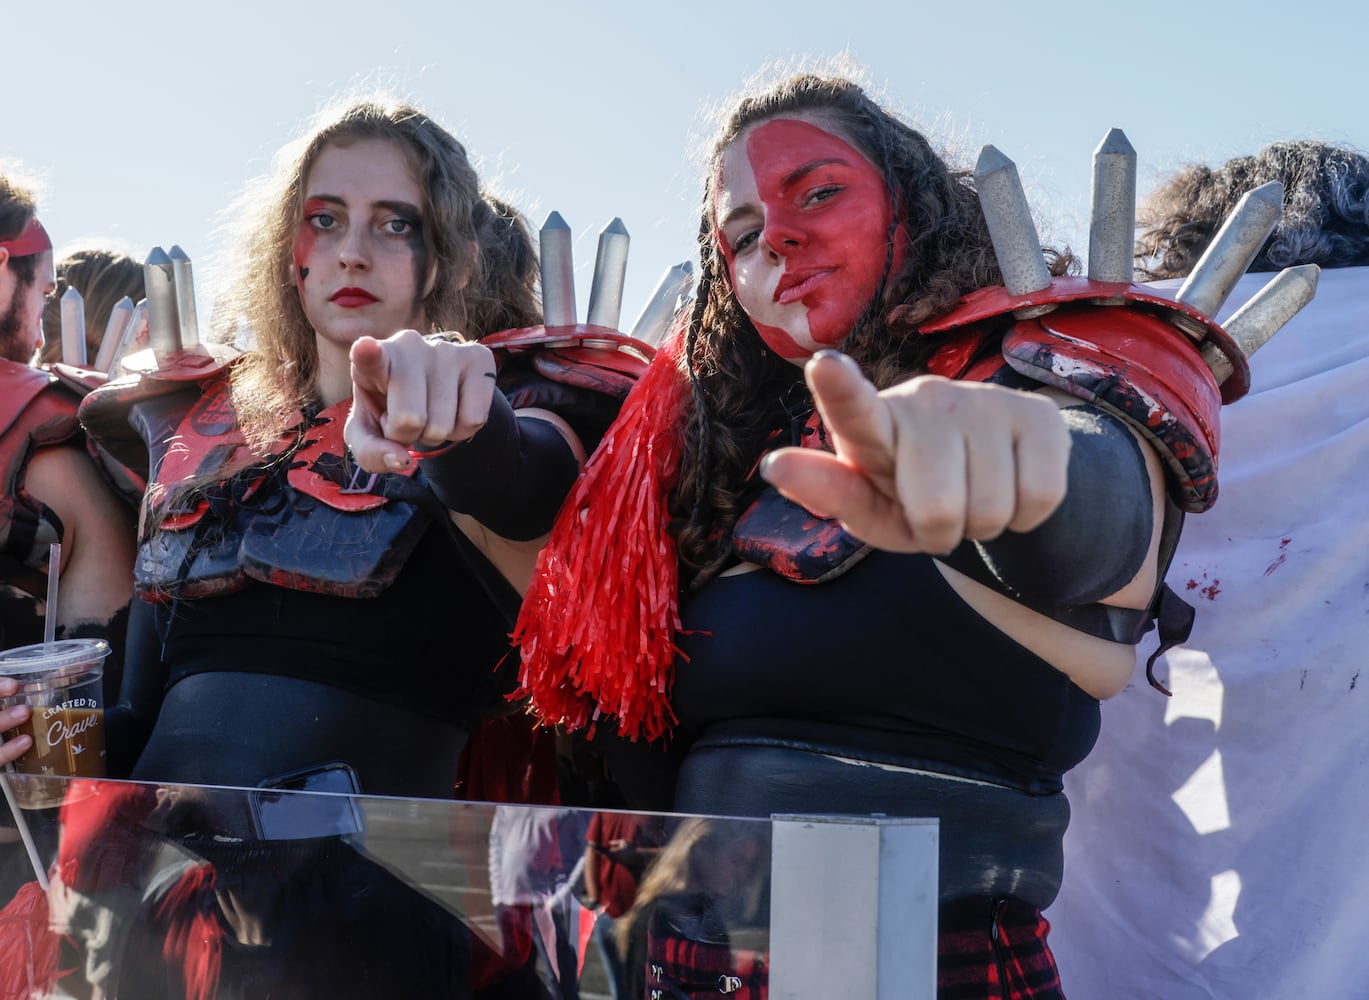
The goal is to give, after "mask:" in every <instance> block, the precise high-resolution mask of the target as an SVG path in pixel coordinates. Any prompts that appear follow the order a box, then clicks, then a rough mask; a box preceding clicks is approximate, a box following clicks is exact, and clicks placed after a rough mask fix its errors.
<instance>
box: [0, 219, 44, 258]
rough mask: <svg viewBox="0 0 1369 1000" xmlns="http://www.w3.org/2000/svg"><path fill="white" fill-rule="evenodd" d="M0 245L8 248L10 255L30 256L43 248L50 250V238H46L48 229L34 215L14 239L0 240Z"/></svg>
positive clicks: (40, 251)
mask: <svg viewBox="0 0 1369 1000" xmlns="http://www.w3.org/2000/svg"><path fill="white" fill-rule="evenodd" d="M0 247H4V248H5V249H6V250H8V251H9V252H10V256H11V257H31V256H33V255H34V254H36V253H42V252H43V251H44V250H51V249H52V240H50V239H48V231H47V230H46V229H44V228H43V224H42V223H41V222H39V221H38V216H36V215H35V216H34V217H33V221H32V222H30V223H29V224H28V228H27V229H25V230H24V231H23V232H22V233H20V234H19V235H18V236H16V237H15V238H14V239H12V240H0Z"/></svg>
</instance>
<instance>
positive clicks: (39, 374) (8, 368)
mask: <svg viewBox="0 0 1369 1000" xmlns="http://www.w3.org/2000/svg"><path fill="white" fill-rule="evenodd" d="M56 385H58V381H57V379H56V378H55V377H54V376H52V375H50V374H48V373H47V372H44V371H39V370H38V369H36V368H30V367H29V366H28V365H21V364H20V363H19V362H17V361H0V434H3V433H5V432H6V431H8V430H9V429H10V428H11V427H13V426H14V425H15V423H16V422H17V421H18V420H19V418H20V417H21V416H22V415H23V414H24V411H25V410H27V409H28V408H29V404H31V403H32V402H33V401H34V400H35V399H37V398H38V397H39V396H41V395H42V394H43V393H44V392H46V391H47V390H48V389H51V388H52V387H54V386H56ZM72 405H73V406H74V405H75V400H74V399H73V401H72Z"/></svg>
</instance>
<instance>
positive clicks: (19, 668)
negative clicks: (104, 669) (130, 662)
mask: <svg viewBox="0 0 1369 1000" xmlns="http://www.w3.org/2000/svg"><path fill="white" fill-rule="evenodd" d="M108 655H109V643H107V642H105V640H103V639H58V640H57V641H56V642H54V643H52V644H51V645H48V644H46V643H41V642H39V643H34V644H33V645H31V646H15V647H14V648H13V649H4V650H0V676H3V677H13V678H14V679H15V680H17V681H25V680H34V679H37V678H41V677H46V676H48V675H54V674H55V675H58V676H60V675H61V674H63V673H67V672H70V670H71V668H73V667H82V666H87V665H90V666H100V665H102V664H103V663H104V659H105V657H106V656H108ZM91 661H94V662H93V663H92V662H91Z"/></svg>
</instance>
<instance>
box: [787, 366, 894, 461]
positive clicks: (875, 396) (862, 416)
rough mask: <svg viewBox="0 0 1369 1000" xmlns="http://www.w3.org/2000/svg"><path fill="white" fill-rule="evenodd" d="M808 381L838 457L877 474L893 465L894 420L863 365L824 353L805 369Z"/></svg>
mask: <svg viewBox="0 0 1369 1000" xmlns="http://www.w3.org/2000/svg"><path fill="white" fill-rule="evenodd" d="M804 378H805V379H807V381H808V388H809V389H810V390H812V393H813V400H814V402H815V403H817V407H818V412H819V413H820V414H821V415H822V422H823V424H824V425H825V426H826V427H827V430H828V432H829V433H830V434H832V435H833V436H834V437H835V438H836V442H837V454H839V455H841V456H842V457H843V458H845V459H848V460H849V461H852V462H854V463H855V464H856V465H858V466H860V467H862V468H864V469H865V470H866V471H867V472H877V471H880V470H881V469H883V468H885V467H886V466H888V465H890V464H892V456H893V448H894V421H893V418H892V417H891V416H890V414H889V410H888V407H886V406H885V405H883V403H882V402H881V400H880V398H879V392H878V390H876V389H875V387H874V385H872V384H871V383H870V382H869V380H868V379H866V378H865V376H864V374H862V372H861V370H860V368H859V366H857V364H856V363H855V362H854V361H852V360H851V359H850V358H849V357H847V356H846V355H845V354H842V353H840V352H839V351H821V352H819V353H818V354H815V355H814V356H813V358H812V360H810V361H809V362H808V364H807V365H805V366H804Z"/></svg>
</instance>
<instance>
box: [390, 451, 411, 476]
mask: <svg viewBox="0 0 1369 1000" xmlns="http://www.w3.org/2000/svg"><path fill="white" fill-rule="evenodd" d="M385 465H386V466H387V467H388V468H390V469H393V470H394V471H395V472H403V471H404V470H405V469H407V468H408V467H409V456H408V455H407V454H402V453H400V452H397V451H391V452H386V454H385Z"/></svg>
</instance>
